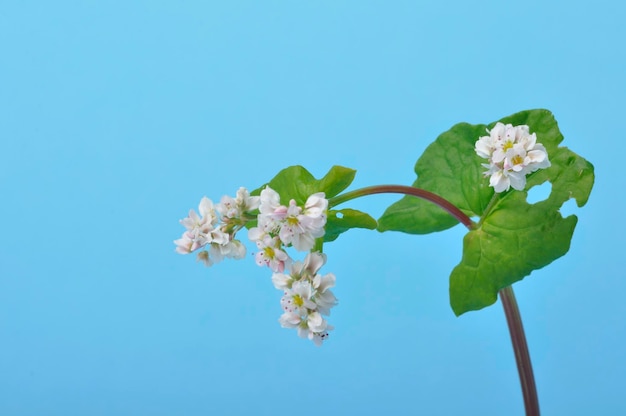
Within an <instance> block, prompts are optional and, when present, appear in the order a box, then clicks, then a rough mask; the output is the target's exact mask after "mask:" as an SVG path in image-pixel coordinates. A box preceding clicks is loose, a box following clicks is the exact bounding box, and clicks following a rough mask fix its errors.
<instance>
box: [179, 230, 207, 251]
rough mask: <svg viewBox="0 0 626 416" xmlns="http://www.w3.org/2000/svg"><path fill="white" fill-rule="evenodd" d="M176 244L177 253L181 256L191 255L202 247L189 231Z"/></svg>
mask: <svg viewBox="0 0 626 416" xmlns="http://www.w3.org/2000/svg"><path fill="white" fill-rule="evenodd" d="M174 244H176V252H177V253H180V254H189V253H191V252H192V251H195V250H197V249H199V248H200V247H201V245H200V243H198V241H197V240H196V239H195V238H194V237H193V234H192V233H191V232H189V231H185V232H184V233H183V235H182V237H181V238H179V239H178V240H174Z"/></svg>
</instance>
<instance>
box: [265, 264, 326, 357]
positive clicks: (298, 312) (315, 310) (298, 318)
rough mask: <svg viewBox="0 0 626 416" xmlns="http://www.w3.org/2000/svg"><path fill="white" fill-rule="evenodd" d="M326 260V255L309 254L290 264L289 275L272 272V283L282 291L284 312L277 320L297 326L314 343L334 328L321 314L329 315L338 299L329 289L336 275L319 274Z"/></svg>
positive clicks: (319, 342)
mask: <svg viewBox="0 0 626 416" xmlns="http://www.w3.org/2000/svg"><path fill="white" fill-rule="evenodd" d="M325 262H326V255H325V254H322V253H319V252H314V253H309V254H308V255H307V256H306V258H305V259H304V262H299V261H298V262H295V263H292V264H291V265H290V266H289V269H290V271H289V274H288V275H287V274H285V273H274V275H273V276H272V282H273V283H274V286H275V287H276V288H277V289H281V290H283V297H282V298H281V301H280V305H281V308H282V309H283V314H282V315H281V317H280V318H279V320H278V321H279V322H280V324H281V326H282V327H284V328H297V329H298V335H299V336H300V337H303V338H308V339H310V340H312V341H313V342H314V343H315V344H316V345H318V346H319V345H321V344H322V341H324V340H325V339H326V338H328V331H329V330H331V329H333V328H332V326H330V325H328V322H327V321H326V319H325V318H324V317H323V316H322V315H330V309H331V308H332V307H333V306H335V305H336V304H337V298H336V297H335V295H334V294H333V293H332V291H331V290H330V288H331V287H334V286H335V281H336V279H335V275H333V274H331V273H329V274H326V275H325V276H322V275H320V274H319V273H318V271H319V269H320V268H321V267H322V266H323V265H324V263H325Z"/></svg>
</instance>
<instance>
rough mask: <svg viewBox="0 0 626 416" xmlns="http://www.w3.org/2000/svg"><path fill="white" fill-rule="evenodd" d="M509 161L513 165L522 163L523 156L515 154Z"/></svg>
mask: <svg viewBox="0 0 626 416" xmlns="http://www.w3.org/2000/svg"><path fill="white" fill-rule="evenodd" d="M511 162H513V164H514V165H521V164H523V163H524V158H523V157H521V156H520V155H515V156H513V158H512V159H511Z"/></svg>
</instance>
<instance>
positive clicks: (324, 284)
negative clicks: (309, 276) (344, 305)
mask: <svg viewBox="0 0 626 416" xmlns="http://www.w3.org/2000/svg"><path fill="white" fill-rule="evenodd" d="M335 281H336V278H335V275H334V274H332V273H328V274H327V275H325V276H321V275H319V274H318V275H316V276H315V278H314V279H313V288H314V289H315V296H314V302H315V304H316V305H317V310H319V311H320V312H321V313H323V314H324V315H330V308H332V307H333V306H335V305H337V298H336V297H335V294H334V293H333V292H332V291H331V290H329V289H330V288H331V287H334V286H335Z"/></svg>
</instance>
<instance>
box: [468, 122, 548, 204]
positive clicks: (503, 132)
mask: <svg viewBox="0 0 626 416" xmlns="http://www.w3.org/2000/svg"><path fill="white" fill-rule="evenodd" d="M487 133H489V136H483V137H480V138H479V139H478V141H477V142H476V146H475V150H476V153H477V154H478V156H480V157H482V158H485V159H488V160H489V163H483V164H482V165H483V166H484V167H485V168H487V171H486V172H485V173H484V174H485V176H490V178H489V186H492V187H493V188H494V190H495V191H496V192H503V191H508V190H509V188H510V187H513V189H516V190H518V191H521V190H523V189H524V188H525V187H526V175H528V174H529V173H532V172H534V171H536V170H537V169H542V168H547V167H550V161H549V160H548V152H547V151H546V149H545V147H543V145H542V144H541V143H537V136H536V135H535V133H532V134H530V131H529V129H528V126H526V125H521V126H513V125H511V124H506V125H505V124H502V123H496V125H495V126H494V127H493V128H492V129H491V130H487Z"/></svg>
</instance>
